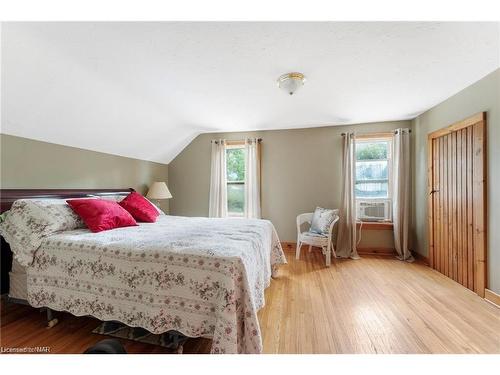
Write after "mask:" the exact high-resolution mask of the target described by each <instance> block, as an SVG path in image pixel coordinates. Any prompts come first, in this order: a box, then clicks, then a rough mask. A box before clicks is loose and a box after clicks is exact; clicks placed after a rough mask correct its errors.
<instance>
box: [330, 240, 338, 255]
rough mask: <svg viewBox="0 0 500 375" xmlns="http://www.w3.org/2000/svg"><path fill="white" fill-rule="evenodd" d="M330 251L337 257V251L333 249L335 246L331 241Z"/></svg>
mask: <svg viewBox="0 0 500 375" xmlns="http://www.w3.org/2000/svg"><path fill="white" fill-rule="evenodd" d="M330 248H331V252H332V255H333V257H334V258H337V252H336V251H335V246H334V245H333V243H331V244H330Z"/></svg>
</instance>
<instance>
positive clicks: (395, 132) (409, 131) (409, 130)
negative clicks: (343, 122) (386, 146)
mask: <svg viewBox="0 0 500 375" xmlns="http://www.w3.org/2000/svg"><path fill="white" fill-rule="evenodd" d="M380 133H394V134H398V130H394V131H392V132H391V131H388V132H375V133H359V134H357V135H372V134H373V135H377V134H380ZM408 133H411V129H408ZM340 135H341V136H342V137H343V136H345V135H347V133H340Z"/></svg>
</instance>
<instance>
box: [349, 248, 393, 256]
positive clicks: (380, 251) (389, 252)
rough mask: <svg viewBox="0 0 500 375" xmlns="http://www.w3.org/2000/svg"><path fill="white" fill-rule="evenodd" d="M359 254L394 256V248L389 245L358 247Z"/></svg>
mask: <svg viewBox="0 0 500 375" xmlns="http://www.w3.org/2000/svg"><path fill="white" fill-rule="evenodd" d="M357 251H358V254H359V255H378V256H386V257H395V256H396V255H397V253H396V249H393V248H390V247H360V248H358V249H357Z"/></svg>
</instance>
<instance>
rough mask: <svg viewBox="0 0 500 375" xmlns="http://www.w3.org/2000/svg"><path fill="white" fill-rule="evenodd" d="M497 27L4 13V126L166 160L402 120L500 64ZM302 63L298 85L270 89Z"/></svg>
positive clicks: (5, 129)
mask: <svg viewBox="0 0 500 375" xmlns="http://www.w3.org/2000/svg"><path fill="white" fill-rule="evenodd" d="M499 35H500V33H499V24H498V23H412V22H406V23H404V22H401V23H382V22H371V23H369V22H365V23H363V22H355V23H339V22H326V23H287V22H281V23H278V22H276V23H253V22H243V23H201V22H200V23H188V22H181V23H175V22H159V23H154V22H145V23H143V22H133V23H7V24H6V23H4V24H2V77H1V78H2V82H1V89H2V92H1V94H2V98H1V100H2V102H1V103H2V129H1V130H2V133H6V134H12V135H17V136H22V137H27V138H32V139H38V140H43V141H47V142H53V143H58V144H63V145H68V146H74V147H80V148H84V149H90V150H95V151H101V152H107V153H111V154H116V155H123V156H129V157H134V158H138V159H144V160H152V161H158V162H162V163H168V162H170V161H171V160H172V159H173V158H174V157H175V156H176V155H177V154H178V153H179V152H180V151H181V150H182V149H183V148H184V147H185V146H186V145H187V144H188V143H189V142H190V141H191V140H192V139H193V138H194V137H196V136H197V135H198V134H200V133H205V132H214V131H243V130H254V129H259V130H260V129H282V128H299V127H300V128H302V127H316V126H326V125H338V124H353V123H363V122H373V121H386V120H387V121H388V120H400V119H410V118H413V117H415V116H416V115H417V114H419V113H421V112H423V111H425V110H426V109H428V108H430V107H432V106H434V105H435V104H437V103H439V102H441V101H442V100H444V99H446V98H448V97H449V96H451V95H453V94H455V93H456V92H458V91H460V90H461V89H463V88H465V87H467V86H468V85H470V84H471V83H473V82H475V81H477V80H478V79H480V78H482V77H483V76H485V75H486V74H488V73H490V72H492V71H493V70H495V69H497V68H498V67H499ZM288 71H299V72H302V73H304V74H305V75H306V77H307V82H306V84H305V86H304V87H303V88H302V89H301V90H299V91H298V92H297V93H296V95H294V96H289V95H287V94H286V93H285V92H282V91H280V90H279V89H278V88H277V87H276V79H277V77H278V76H279V75H281V74H283V73H286V72H288Z"/></svg>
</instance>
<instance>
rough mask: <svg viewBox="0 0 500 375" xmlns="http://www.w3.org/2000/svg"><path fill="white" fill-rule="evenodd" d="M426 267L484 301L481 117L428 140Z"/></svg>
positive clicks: (483, 123)
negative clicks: (427, 246) (427, 263)
mask: <svg viewBox="0 0 500 375" xmlns="http://www.w3.org/2000/svg"><path fill="white" fill-rule="evenodd" d="M428 147H429V150H428V161H429V162H428V166H429V169H428V181H429V184H428V188H429V263H430V266H431V267H432V268H434V269H436V270H437V271H439V272H441V273H443V274H444V275H446V276H448V277H450V278H452V279H453V280H455V281H457V282H458V283H460V284H462V285H463V286H465V287H467V288H469V289H471V290H473V291H474V292H476V293H477V294H478V295H480V296H481V297H484V289H485V288H486V113H485V112H483V113H479V114H477V115H474V116H472V117H469V118H467V119H465V120H463V121H460V122H458V123H455V124H453V125H451V126H448V127H446V128H444V129H441V130H438V131H436V132H433V133H431V134H429V137H428Z"/></svg>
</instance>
